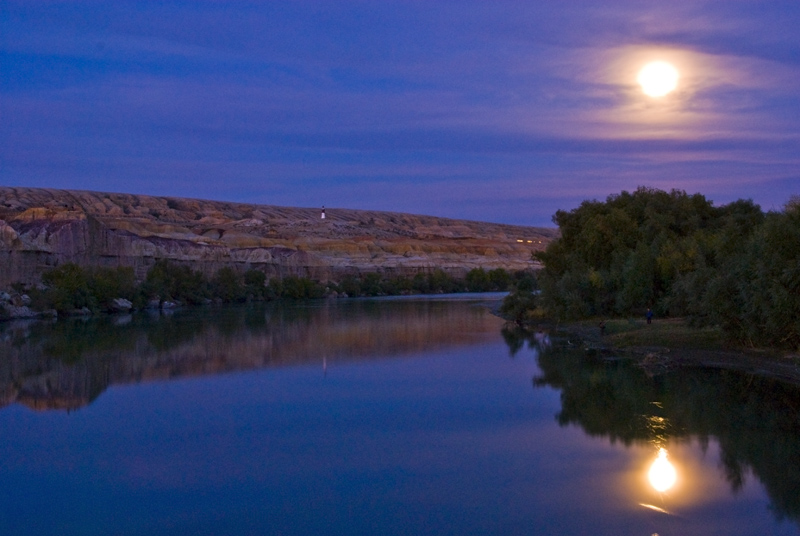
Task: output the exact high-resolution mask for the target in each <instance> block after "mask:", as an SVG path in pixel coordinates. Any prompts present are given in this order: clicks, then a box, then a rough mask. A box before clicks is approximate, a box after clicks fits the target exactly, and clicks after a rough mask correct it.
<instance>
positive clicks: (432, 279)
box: [0, 260, 532, 315]
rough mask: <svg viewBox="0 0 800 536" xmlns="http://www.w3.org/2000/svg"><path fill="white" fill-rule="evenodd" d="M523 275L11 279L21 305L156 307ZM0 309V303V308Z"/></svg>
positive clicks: (402, 290) (443, 289) (487, 286)
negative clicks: (34, 282) (27, 283)
mask: <svg viewBox="0 0 800 536" xmlns="http://www.w3.org/2000/svg"><path fill="white" fill-rule="evenodd" d="M531 277H532V274H531V273H529V272H515V273H509V272H508V271H506V270H503V269H502V268H499V269H494V270H490V271H486V270H484V269H482V268H476V269H473V270H470V271H469V272H468V273H467V274H466V277H464V278H456V277H453V276H451V275H449V274H448V273H446V272H444V271H443V270H438V269H437V270H433V271H431V272H426V273H418V274H415V275H414V276H411V277H402V276H386V275H382V274H377V273H366V274H361V275H358V276H355V275H353V276H348V277H345V278H343V279H342V280H341V281H338V282H327V283H321V282H319V281H314V280H312V279H309V278H306V277H297V276H289V277H284V278H280V279H278V278H272V279H270V280H267V277H266V275H265V274H264V272H261V271H259V270H255V269H251V270H248V271H246V272H244V273H241V272H239V271H237V270H234V269H233V268H229V267H225V268H221V269H220V270H219V271H217V272H216V273H215V274H214V275H213V276H212V277H211V278H208V277H206V276H205V275H204V274H203V273H202V272H199V271H197V270H193V269H192V268H191V267H189V266H186V265H177V264H174V263H170V262H169V261H164V260H161V261H158V262H156V263H155V265H154V266H153V267H152V268H151V269H150V270H149V271H148V273H147V276H146V277H145V279H144V281H142V282H140V283H137V282H136V280H135V277H134V272H133V269H131V268H127V267H120V268H83V267H81V266H78V265H76V264H72V263H67V264H63V265H61V266H58V267H56V268H53V269H52V270H49V271H47V272H45V273H44V274H43V276H42V283H43V284H42V285H40V286H37V287H32V288H27V289H25V288H23V287H22V286H21V285H14V290H15V291H16V293H17V294H19V295H21V294H23V293H24V294H25V295H26V300H25V301H26V305H30V308H31V309H34V310H39V311H44V310H56V311H57V312H58V313H60V314H69V313H76V312H83V313H98V312H103V311H114V310H120V309H121V308H122V309H125V308H131V309H143V308H147V307H163V306H164V304H167V306H171V305H172V304H189V305H198V304H205V303H214V302H215V303H243V302H247V301H266V300H278V299H293V300H303V299H315V298H323V297H327V296H334V297H359V296H391V295H401V294H437V293H449V292H487V291H505V290H508V289H510V288H511V287H512V286H514V285H515V284H516V282H518V281H520V280H525V279H528V278H531ZM2 313H3V308H2V307H0V315H2Z"/></svg>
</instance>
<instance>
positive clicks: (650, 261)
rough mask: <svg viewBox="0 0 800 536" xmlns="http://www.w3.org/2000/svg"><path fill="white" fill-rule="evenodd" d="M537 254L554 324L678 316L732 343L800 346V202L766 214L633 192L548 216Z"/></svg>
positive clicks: (694, 198)
mask: <svg viewBox="0 0 800 536" xmlns="http://www.w3.org/2000/svg"><path fill="white" fill-rule="evenodd" d="M553 220H554V222H555V223H557V224H558V226H559V228H560V230H561V238H560V239H558V240H556V241H554V242H552V243H551V244H550V245H549V246H548V248H547V249H546V250H545V251H544V252H541V253H538V254H536V255H535V257H536V258H537V259H538V260H540V261H541V262H542V263H543V265H544V269H543V270H542V272H541V274H540V284H541V287H542V299H541V302H542V305H543V307H544V308H545V309H546V310H547V311H548V312H549V313H550V314H552V315H554V316H556V317H558V318H565V319H576V318H584V317H589V316H613V315H617V316H619V315H641V314H643V312H644V311H645V310H646V309H647V308H648V307H652V308H653V309H654V311H655V312H656V314H657V315H658V316H669V315H673V316H674V315H681V316H687V317H688V318H689V320H690V321H691V322H692V323H693V324H695V325H699V326H706V325H719V326H721V327H722V328H723V329H724V331H725V332H726V333H727V334H728V336H729V338H732V339H735V340H738V341H740V342H746V343H749V344H759V345H780V346H786V347H791V348H798V347H800V320H798V318H800V315H798V313H799V312H800V204H798V203H796V202H794V203H793V202H790V203H788V204H787V206H786V208H785V209H784V210H783V211H781V212H771V213H769V214H764V213H763V212H762V211H761V209H760V208H759V207H758V205H755V204H754V203H753V202H752V201H749V200H739V201H736V202H733V203H730V204H728V205H725V206H722V207H714V206H713V204H712V203H711V202H710V201H708V200H706V199H705V197H703V196H702V195H700V194H694V195H687V194H686V193H685V192H682V191H679V190H673V191H671V192H669V193H667V192H663V191H660V190H654V189H649V188H639V189H637V190H636V191H635V192H633V193H628V192H622V193H621V194H619V195H612V196H609V197H608V198H607V200H606V201H605V202H599V201H585V202H583V203H582V204H581V205H580V206H579V207H578V208H576V209H574V210H572V211H569V212H567V211H561V210H560V211H558V212H557V213H556V214H555V216H554V218H553Z"/></svg>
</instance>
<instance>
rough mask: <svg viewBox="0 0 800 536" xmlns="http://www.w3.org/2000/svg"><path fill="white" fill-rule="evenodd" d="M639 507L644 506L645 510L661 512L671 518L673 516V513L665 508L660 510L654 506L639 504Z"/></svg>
mask: <svg viewBox="0 0 800 536" xmlns="http://www.w3.org/2000/svg"><path fill="white" fill-rule="evenodd" d="M639 506H642V507H644V508H649V509H650V510H654V511H656V512H660V513H662V514H667V515H669V516H671V515H673V514H672V513H671V512H668V511H666V510H664V509H663V508H659V507H658V506H656V505H654V504H645V503H639Z"/></svg>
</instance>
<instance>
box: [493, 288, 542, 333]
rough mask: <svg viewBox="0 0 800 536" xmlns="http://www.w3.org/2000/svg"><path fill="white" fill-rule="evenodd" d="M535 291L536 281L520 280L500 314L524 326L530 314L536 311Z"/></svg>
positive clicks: (507, 298)
mask: <svg viewBox="0 0 800 536" xmlns="http://www.w3.org/2000/svg"><path fill="white" fill-rule="evenodd" d="M535 290H536V281H535V280H534V279H529V278H526V279H520V280H519V282H518V283H517V285H516V287H515V288H514V290H513V291H512V292H511V293H510V294H509V295H508V296H506V297H505V298H504V299H503V303H502V305H501V306H500V314H501V315H502V316H503V317H504V318H508V319H510V320H512V321H514V322H515V323H516V324H517V325H518V326H522V325H523V324H524V323H525V319H526V318H527V317H528V314H529V312H530V311H532V310H534V309H536V295H535V294H534V291H535Z"/></svg>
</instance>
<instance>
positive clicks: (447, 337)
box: [0, 296, 800, 536]
mask: <svg viewBox="0 0 800 536" xmlns="http://www.w3.org/2000/svg"><path fill="white" fill-rule="evenodd" d="M484 300H485V299H484ZM0 382H1V383H0V397H1V398H0V482H1V483H2V484H0V533H2V534H11V535H17V534H25V535H31V534H33V535H37V534H48V535H51V534H61V535H72V534H76V535H77V534H80V535H84V534H143V535H144V534H148V535H149V534H201V535H202V534H593V535H596V534H608V535H626V534H635V535H642V536H651V535H653V534H659V535H660V536H668V535H691V534H703V535H708V534H720V535H723V534H724V535H736V534H743V535H744V534H747V535H750V534H752V535H763V534H786V535H790V534H791V535H797V534H800V529H799V527H800V393H798V391H797V390H796V389H794V388H791V387H789V386H786V385H782V384H779V383H776V382H771V381H766V380H760V379H758V378H754V377H751V376H746V375H740V374H735V373H731V372H720V371H711V370H702V369H698V370H690V371H682V372H676V371H672V372H668V373H667V372H662V373H658V374H653V373H652V371H650V372H649V373H648V372H647V371H645V370H642V369H640V368H637V367H634V366H631V365H629V364H626V363H623V362H617V361H612V362H607V361H601V360H596V359H587V357H586V355H585V352H584V351H583V350H582V349H580V348H574V347H573V346H570V345H569V344H562V343H560V342H559V340H558V339H557V337H555V336H552V339H551V337H550V336H549V335H545V334H537V335H533V336H522V335H521V334H518V333H514V332H509V331H505V332H504V331H502V322H501V321H500V320H499V319H497V318H496V317H494V316H492V315H491V314H490V312H489V310H488V308H487V307H486V302H485V301H483V302H481V299H480V298H476V297H475V296H473V297H472V298H470V299H465V298H463V297H461V298H460V299H435V300H432V299H404V300H346V301H340V302H325V303H322V302H320V303H312V304H308V303H306V304H300V305H298V304H270V305H268V306H260V307H232V308H225V309H197V310H191V311H177V312H175V313H174V314H173V315H171V316H157V315H156V316H148V315H146V314H142V315H136V316H132V317H113V318H106V319H101V320H90V321H80V320H75V321H65V320H60V321H58V322H56V323H53V324H45V323H29V324H25V323H16V324H3V325H0ZM662 449H663V450H662ZM659 452H661V461H660V462H658V464H656V465H657V466H663V467H662V472H661V477H660V480H659V479H655V480H654V482H655V483H651V480H650V478H649V476H648V474H649V472H650V470H651V468H652V467H653V464H654V462H656V460H657V459H658V458H659ZM671 471H674V483H673V484H672V485H671V486H669V484H670V474H671ZM654 485H655V486H657V487H660V488H664V489H663V491H657V490H656V489H655V488H654ZM668 486H669V487H668Z"/></svg>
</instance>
